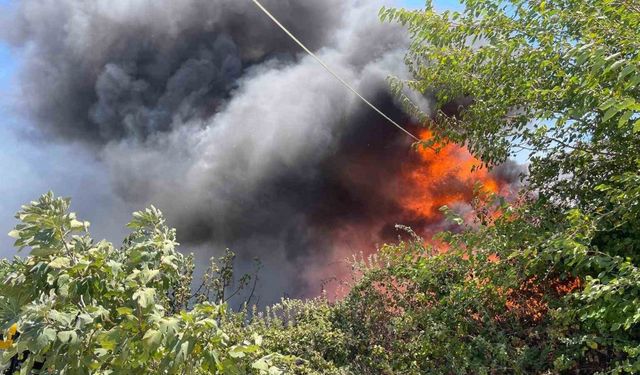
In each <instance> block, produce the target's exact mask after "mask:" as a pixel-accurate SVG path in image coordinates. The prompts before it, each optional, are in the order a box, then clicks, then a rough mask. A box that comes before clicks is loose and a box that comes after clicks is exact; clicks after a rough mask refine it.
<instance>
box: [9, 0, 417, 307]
mask: <svg viewBox="0 0 640 375" xmlns="http://www.w3.org/2000/svg"><path fill="white" fill-rule="evenodd" d="M264 3H265V6H267V7H268V8H269V9H270V10H272V11H273V13H274V14H275V15H276V16H277V17H278V18H279V19H280V20H281V21H282V22H283V23H284V24H286V25H287V26H288V27H289V28H290V29H291V30H292V31H293V32H294V33H296V34H297V35H298V37H299V38H300V39H301V40H303V41H304V42H305V43H306V44H307V45H308V46H309V47H310V48H312V49H313V50H314V51H315V52H317V53H318V54H319V55H320V56H321V57H322V58H323V59H324V60H326V61H327V62H329V63H330V64H331V65H332V66H333V67H334V68H335V69H336V70H337V71H338V72H339V73H340V74H341V75H342V76H344V77H345V78H347V79H348V80H349V81H350V82H353V83H354V84H355V86H356V87H357V88H358V89H359V90H360V91H361V92H363V93H365V95H366V96H367V97H369V98H371V99H372V100H377V102H378V104H380V105H383V106H385V110H386V111H391V112H393V115H394V116H401V113H400V112H399V111H397V110H395V109H394V105H393V103H392V102H391V101H390V100H389V97H388V93H387V86H386V83H385V78H386V77H387V76H388V75H400V76H403V75H405V74H406V73H405V72H404V64H403V62H402V57H403V54H404V47H405V45H406V40H405V36H404V35H403V34H402V32H401V31H399V30H398V29H396V28H394V27H393V26H389V25H382V24H381V23H380V22H379V21H378V19H377V11H378V9H379V7H380V6H382V5H384V4H386V5H393V3H391V4H389V2H385V1H357V0H347V1H345V0H323V1H317V0H297V1H281V0H278V1H275V0H273V1H267V0H265V1H264ZM1 26H2V27H1V29H2V30H5V31H6V32H5V34H4V35H3V36H4V38H5V39H7V40H9V41H10V42H11V43H12V44H13V45H15V46H16V48H20V49H22V52H23V55H24V59H23V66H22V74H21V77H22V78H21V86H22V87H21V89H22V95H23V97H22V102H23V103H25V105H24V106H23V107H22V108H21V110H22V111H23V113H24V115H25V117H26V118H27V119H28V120H29V122H30V123H31V124H33V126H34V128H35V129H37V133H38V134H39V135H40V136H42V137H47V138H48V139H50V140H51V142H74V143H79V144H81V145H82V147H85V148H87V149H88V150H91V152H92V153H93V154H94V155H95V157H96V158H98V159H99V160H100V165H101V166H103V167H104V168H105V173H108V174H109V176H110V181H111V185H112V190H113V192H114V197H117V198H118V199H124V200H125V201H126V202H128V204H129V205H130V207H131V210H132V211H133V210H134V209H139V208H140V207H141V206H143V205H146V204H149V203H154V204H156V205H157V206H159V207H160V208H162V209H163V210H164V211H165V213H166V214H167V216H168V218H169V220H170V222H171V223H172V224H173V225H175V226H177V228H178V233H179V238H180V240H181V241H182V242H183V249H185V250H187V251H191V250H195V251H197V252H198V254H199V257H201V258H206V257H208V256H211V255H214V254H216V253H219V252H220V250H221V249H224V248H225V247H230V248H232V249H233V250H234V251H236V252H237V253H239V255H240V259H241V262H240V263H241V264H240V268H241V270H242V268H245V266H246V265H247V264H250V260H251V259H252V258H253V257H254V256H258V257H260V258H261V259H262V261H263V262H264V263H265V268H264V273H263V275H262V280H263V283H262V285H261V286H262V290H260V291H259V293H260V294H261V295H262V296H263V299H262V301H263V302H270V301H272V300H274V299H276V298H278V297H279V296H281V295H283V294H284V293H287V294H288V295H291V296H302V295H313V294H316V293H317V292H318V290H319V280H313V278H311V279H310V278H309V277H307V276H305V273H307V270H308V269H310V268H309V266H310V264H311V263H313V265H314V266H315V267H323V265H322V264H323V262H326V263H330V262H331V261H332V259H331V249H330V248H327V245H326V243H325V241H323V240H322V237H323V236H322V234H323V233H324V225H326V224H327V223H326V222H322V225H320V224H319V221H318V217H319V216H321V215H322V212H323V211H322V210H323V209H326V207H335V209H336V210H339V209H340V207H336V206H335V204H334V202H336V201H339V199H340V197H339V196H336V195H335V194H343V192H341V191H336V189H335V183H333V182H332V179H335V178H336V176H338V175H340V173H341V172H340V170H341V168H346V167H344V166H343V165H342V164H341V163H339V162H334V161H336V160H339V158H340V157H341V155H346V154H345V153H346V152H347V150H346V149H345V148H348V147H351V146H350V145H351V144H352V142H354V140H355V142H358V141H359V140H363V138H362V135H363V134H364V135H367V136H372V137H376V136H381V137H387V138H386V139H388V140H389V142H390V143H393V142H396V141H394V140H393V139H395V138H394V137H395V136H396V135H395V133H393V134H394V135H393V136H392V137H391V138H389V137H388V135H389V133H387V132H388V129H387V128H386V125H381V123H380V119H379V118H376V117H375V116H373V117H372V116H370V115H368V114H367V111H368V109H366V108H365V107H364V106H363V105H362V104H361V103H360V102H358V101H357V100H355V98H353V97H352V96H351V95H350V94H349V93H348V92H347V91H346V90H345V89H344V88H343V87H341V86H340V85H339V83H337V82H336V81H335V80H334V79H333V77H331V76H330V75H328V74H326V72H324V71H323V70H322V68H321V67H319V66H318V65H317V63H316V62H315V61H313V60H312V59H310V58H308V57H306V56H304V55H303V54H302V53H300V51H299V50H298V48H297V46H295V44H293V42H291V41H290V40H288V39H287V37H286V36H285V35H284V34H283V33H282V32H281V31H280V30H278V29H277V28H275V27H274V25H273V24H272V23H271V21H270V20H268V19H267V18H266V17H264V15H262V14H261V13H260V12H259V10H257V9H256V8H255V7H254V5H253V4H252V3H251V2H250V1H237V0H171V1H169V0H166V1H154V2H139V1H125V0H115V1H114V0H109V1H106V0H96V1H81V0H60V1H55V2H53V1H47V0H22V1H20V2H19V3H18V4H16V5H15V8H14V10H13V12H12V13H11V14H8V15H6V16H4V18H3V21H2V25H1ZM382 129H386V130H382ZM383 132H384V133H383ZM363 141H364V140H363ZM402 142H404V141H401V143H402ZM372 150H374V149H372ZM375 150H377V149H375ZM375 152H378V151H375ZM85 211H86V209H85Z"/></svg>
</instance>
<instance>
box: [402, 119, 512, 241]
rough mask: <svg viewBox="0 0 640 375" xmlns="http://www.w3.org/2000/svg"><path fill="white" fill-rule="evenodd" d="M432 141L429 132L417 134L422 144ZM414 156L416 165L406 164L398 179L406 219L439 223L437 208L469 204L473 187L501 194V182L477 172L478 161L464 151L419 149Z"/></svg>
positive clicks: (484, 171) (452, 147) (446, 147)
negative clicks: (478, 186) (428, 140)
mask: <svg viewBox="0 0 640 375" xmlns="http://www.w3.org/2000/svg"><path fill="white" fill-rule="evenodd" d="M431 137H432V133H431V132H430V131H428V130H423V131H422V132H421V133H420V138H421V139H423V140H427V139H430V138H431ZM436 149H438V151H436ZM417 156H418V160H417V162H416V163H411V164H405V166H404V170H405V172H404V173H403V175H402V176H400V178H401V179H402V180H403V181H404V186H405V187H406V188H405V191H404V194H401V195H399V196H398V202H399V204H400V206H401V207H403V208H404V209H405V210H406V213H407V215H410V216H414V217H415V218H420V219H424V220H426V221H428V222H432V221H433V220H441V219H442V213H441V212H439V209H440V207H442V206H445V205H452V204H457V203H467V204H468V203H469V202H470V201H471V199H473V191H474V186H475V185H476V183H481V184H482V188H483V189H484V190H485V191H487V192H492V193H497V192H498V191H499V190H500V182H499V181H498V180H497V179H495V178H494V177H492V176H491V175H490V174H489V172H488V171H487V169H479V167H480V166H481V163H480V161H479V160H477V159H476V158H474V157H473V156H472V155H471V154H470V153H469V151H468V150H467V149H465V148H464V147H460V146H458V145H455V144H447V145H440V146H439V147H434V148H433V149H431V148H425V147H419V148H418V150H417ZM423 234H428V233H423Z"/></svg>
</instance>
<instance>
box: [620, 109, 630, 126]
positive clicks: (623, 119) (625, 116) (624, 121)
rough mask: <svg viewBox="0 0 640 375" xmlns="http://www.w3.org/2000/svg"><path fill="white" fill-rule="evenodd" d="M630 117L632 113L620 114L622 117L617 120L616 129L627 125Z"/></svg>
mask: <svg viewBox="0 0 640 375" xmlns="http://www.w3.org/2000/svg"><path fill="white" fill-rule="evenodd" d="M631 116H633V111H626V112H625V113H623V114H622V116H620V118H619V119H618V127H620V128H621V127H623V126H625V125H626V124H627V121H629V119H630V118H631Z"/></svg>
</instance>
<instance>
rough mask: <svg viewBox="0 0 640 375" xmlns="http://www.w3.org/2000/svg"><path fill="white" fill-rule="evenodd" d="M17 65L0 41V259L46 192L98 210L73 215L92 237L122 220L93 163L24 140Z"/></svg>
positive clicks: (75, 152) (415, 2) (0, 1)
mask: <svg viewBox="0 0 640 375" xmlns="http://www.w3.org/2000/svg"><path fill="white" fill-rule="evenodd" d="M18 1H19V0H0V14H1V13H2V12H3V11H6V10H4V9H3V8H6V7H7V6H8V5H9V4H11V3H15V2H18ZM400 2H401V3H402V4H403V5H404V6H406V7H408V8H420V7H422V6H424V1H423V0H400ZM434 4H435V6H436V8H437V9H438V10H445V9H460V4H459V3H458V2H457V1H455V0H436V1H434ZM18 66H19V56H18V55H17V54H16V53H15V52H13V51H11V49H10V48H9V46H8V45H7V44H6V43H4V42H3V41H2V40H1V39H0V171H2V175H1V177H0V257H3V256H8V255H10V254H12V253H13V251H12V250H11V239H10V238H8V237H7V236H5V235H4V234H5V233H7V232H8V231H9V230H10V229H11V227H12V226H13V225H14V221H13V218H12V215H13V213H15V212H16V211H17V210H18V209H19V205H20V203H24V202H28V201H29V200H32V199H34V198H36V197H37V196H38V195H40V194H41V193H43V192H45V191H47V190H53V191H55V192H56V194H59V195H64V196H72V197H74V200H75V201H76V202H77V203H78V206H81V207H88V206H91V205H92V204H93V205H94V207H95V206H97V207H103V208H104V209H103V210H102V211H101V212H99V213H95V212H94V213H91V214H93V215H91V214H90V213H83V212H78V214H79V215H80V216H81V217H85V218H86V217H87V216H94V217H89V219H90V220H92V221H93V225H92V232H93V233H94V234H95V235H96V237H97V238H102V237H103V236H104V235H106V234H107V233H109V234H112V235H113V234H114V233H118V232H119V230H118V229H116V228H118V226H119V225H120V224H122V223H123V222H125V221H126V220H127V219H128V217H124V216H122V214H121V212H122V210H121V207H113V201H112V200H111V201H109V203H108V204H107V203H106V202H107V201H108V200H109V196H110V192H109V184H108V180H107V177H106V176H104V175H103V174H102V173H101V172H100V170H101V168H99V164H98V161H96V160H95V159H94V158H93V157H92V156H91V155H88V154H85V153H83V151H82V150H79V149H78V148H77V147H73V146H72V145H71V146H69V145H66V146H65V145H49V144H43V143H40V144H37V143H34V142H33V141H26V140H25V138H26V137H25V135H24V129H25V128H26V126H25V125H26V124H24V123H21V120H19V119H18V117H17V116H16V115H15V114H13V113H12V110H11V106H12V103H13V102H14V100H15V99H16V97H17V95H16V92H17V91H16V90H15V85H16V81H17V74H18ZM69 177H73V179H72V180H73V181H74V183H69V181H70V180H69ZM87 190H89V191H87ZM111 199H112V198H111ZM82 200H85V201H86V202H82ZM101 200H102V204H101ZM89 203H91V204H89ZM114 225H116V226H115V227H114Z"/></svg>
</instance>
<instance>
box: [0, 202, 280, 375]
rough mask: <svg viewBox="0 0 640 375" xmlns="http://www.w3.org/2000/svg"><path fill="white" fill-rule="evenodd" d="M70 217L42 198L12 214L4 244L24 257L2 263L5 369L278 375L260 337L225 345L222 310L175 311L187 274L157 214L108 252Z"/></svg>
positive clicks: (145, 214)
mask: <svg viewBox="0 0 640 375" xmlns="http://www.w3.org/2000/svg"><path fill="white" fill-rule="evenodd" d="M68 207H69V200H67V199H61V198H56V197H54V196H53V195H52V194H51V193H49V194H46V195H44V196H42V197H41V198H40V199H39V200H38V201H36V202H32V203H31V204H30V205H28V206H24V207H23V208H22V210H21V211H20V212H19V213H18V214H17V218H18V219H19V220H20V221H21V223H20V224H19V225H17V227H16V229H15V230H13V231H12V232H11V233H10V235H11V236H12V237H14V238H16V246H18V247H19V248H20V249H24V248H28V249H29V255H28V256H27V257H25V258H15V259H14V260H13V261H11V262H9V261H2V262H1V263H0V279H2V281H3V286H2V288H1V289H0V324H1V325H2V328H3V329H5V330H6V329H7V328H8V327H9V326H10V325H12V324H14V323H17V325H18V327H19V330H20V336H19V338H18V339H17V340H15V342H14V345H13V346H12V347H11V349H10V350H8V351H6V352H5V353H4V354H3V357H2V360H3V362H5V363H6V362H8V361H9V360H10V358H11V357H13V356H15V355H23V354H24V353H27V352H28V353H30V354H29V355H28V357H27V358H26V361H25V363H24V365H23V370H24V371H25V373H28V370H29V369H30V368H31V367H32V366H33V365H34V364H35V363H36V362H45V368H46V369H47V370H48V372H53V373H67V374H85V373H96V374H111V373H113V374H136V373H172V374H173V373H181V374H201V373H221V374H244V373H250V372H253V373H265V374H266V373H281V372H279V371H276V369H275V368H273V367H272V366H271V364H270V363H271V360H272V358H271V357H269V356H264V350H263V349H262V348H261V347H260V342H261V340H262V339H261V338H260V337H259V336H251V337H247V338H246V339H243V340H241V341H237V342H232V341H230V339H229V337H228V335H227V334H225V332H224V331H223V330H222V329H221V328H220V321H221V320H222V319H224V316H225V314H226V313H227V308H226V306H225V305H215V304H211V303H202V304H198V305H195V306H193V307H192V308H190V309H189V310H188V311H186V310H182V311H176V307H177V306H180V305H184V303H185V301H186V300H188V299H189V297H188V296H190V293H191V291H190V284H191V279H190V277H187V275H188V273H186V274H185V272H184V271H185V270H189V269H192V267H193V265H192V264H190V263H189V260H188V258H186V257H184V256H183V255H182V254H180V253H178V252H176V250H175V248H176V245H177V243H176V241H175V231H174V230H172V229H169V228H167V227H166V225H165V224H164V219H163V218H162V215H161V214H160V212H159V211H158V210H156V209H155V208H153V207H152V208H150V209H147V210H145V211H142V212H137V213H135V214H134V218H133V220H132V221H131V222H130V223H129V228H131V230H132V233H131V234H130V235H129V236H128V237H127V239H126V240H125V243H124V245H123V246H122V247H121V248H120V249H116V248H114V247H113V245H111V244H110V243H108V242H105V241H101V242H97V243H95V242H94V241H93V240H92V239H91V238H90V237H89V235H88V233H87V228H88V226H89V224H88V223H87V222H82V221H79V220H77V219H76V216H75V214H73V213H69V212H68V211H67V210H68Z"/></svg>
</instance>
